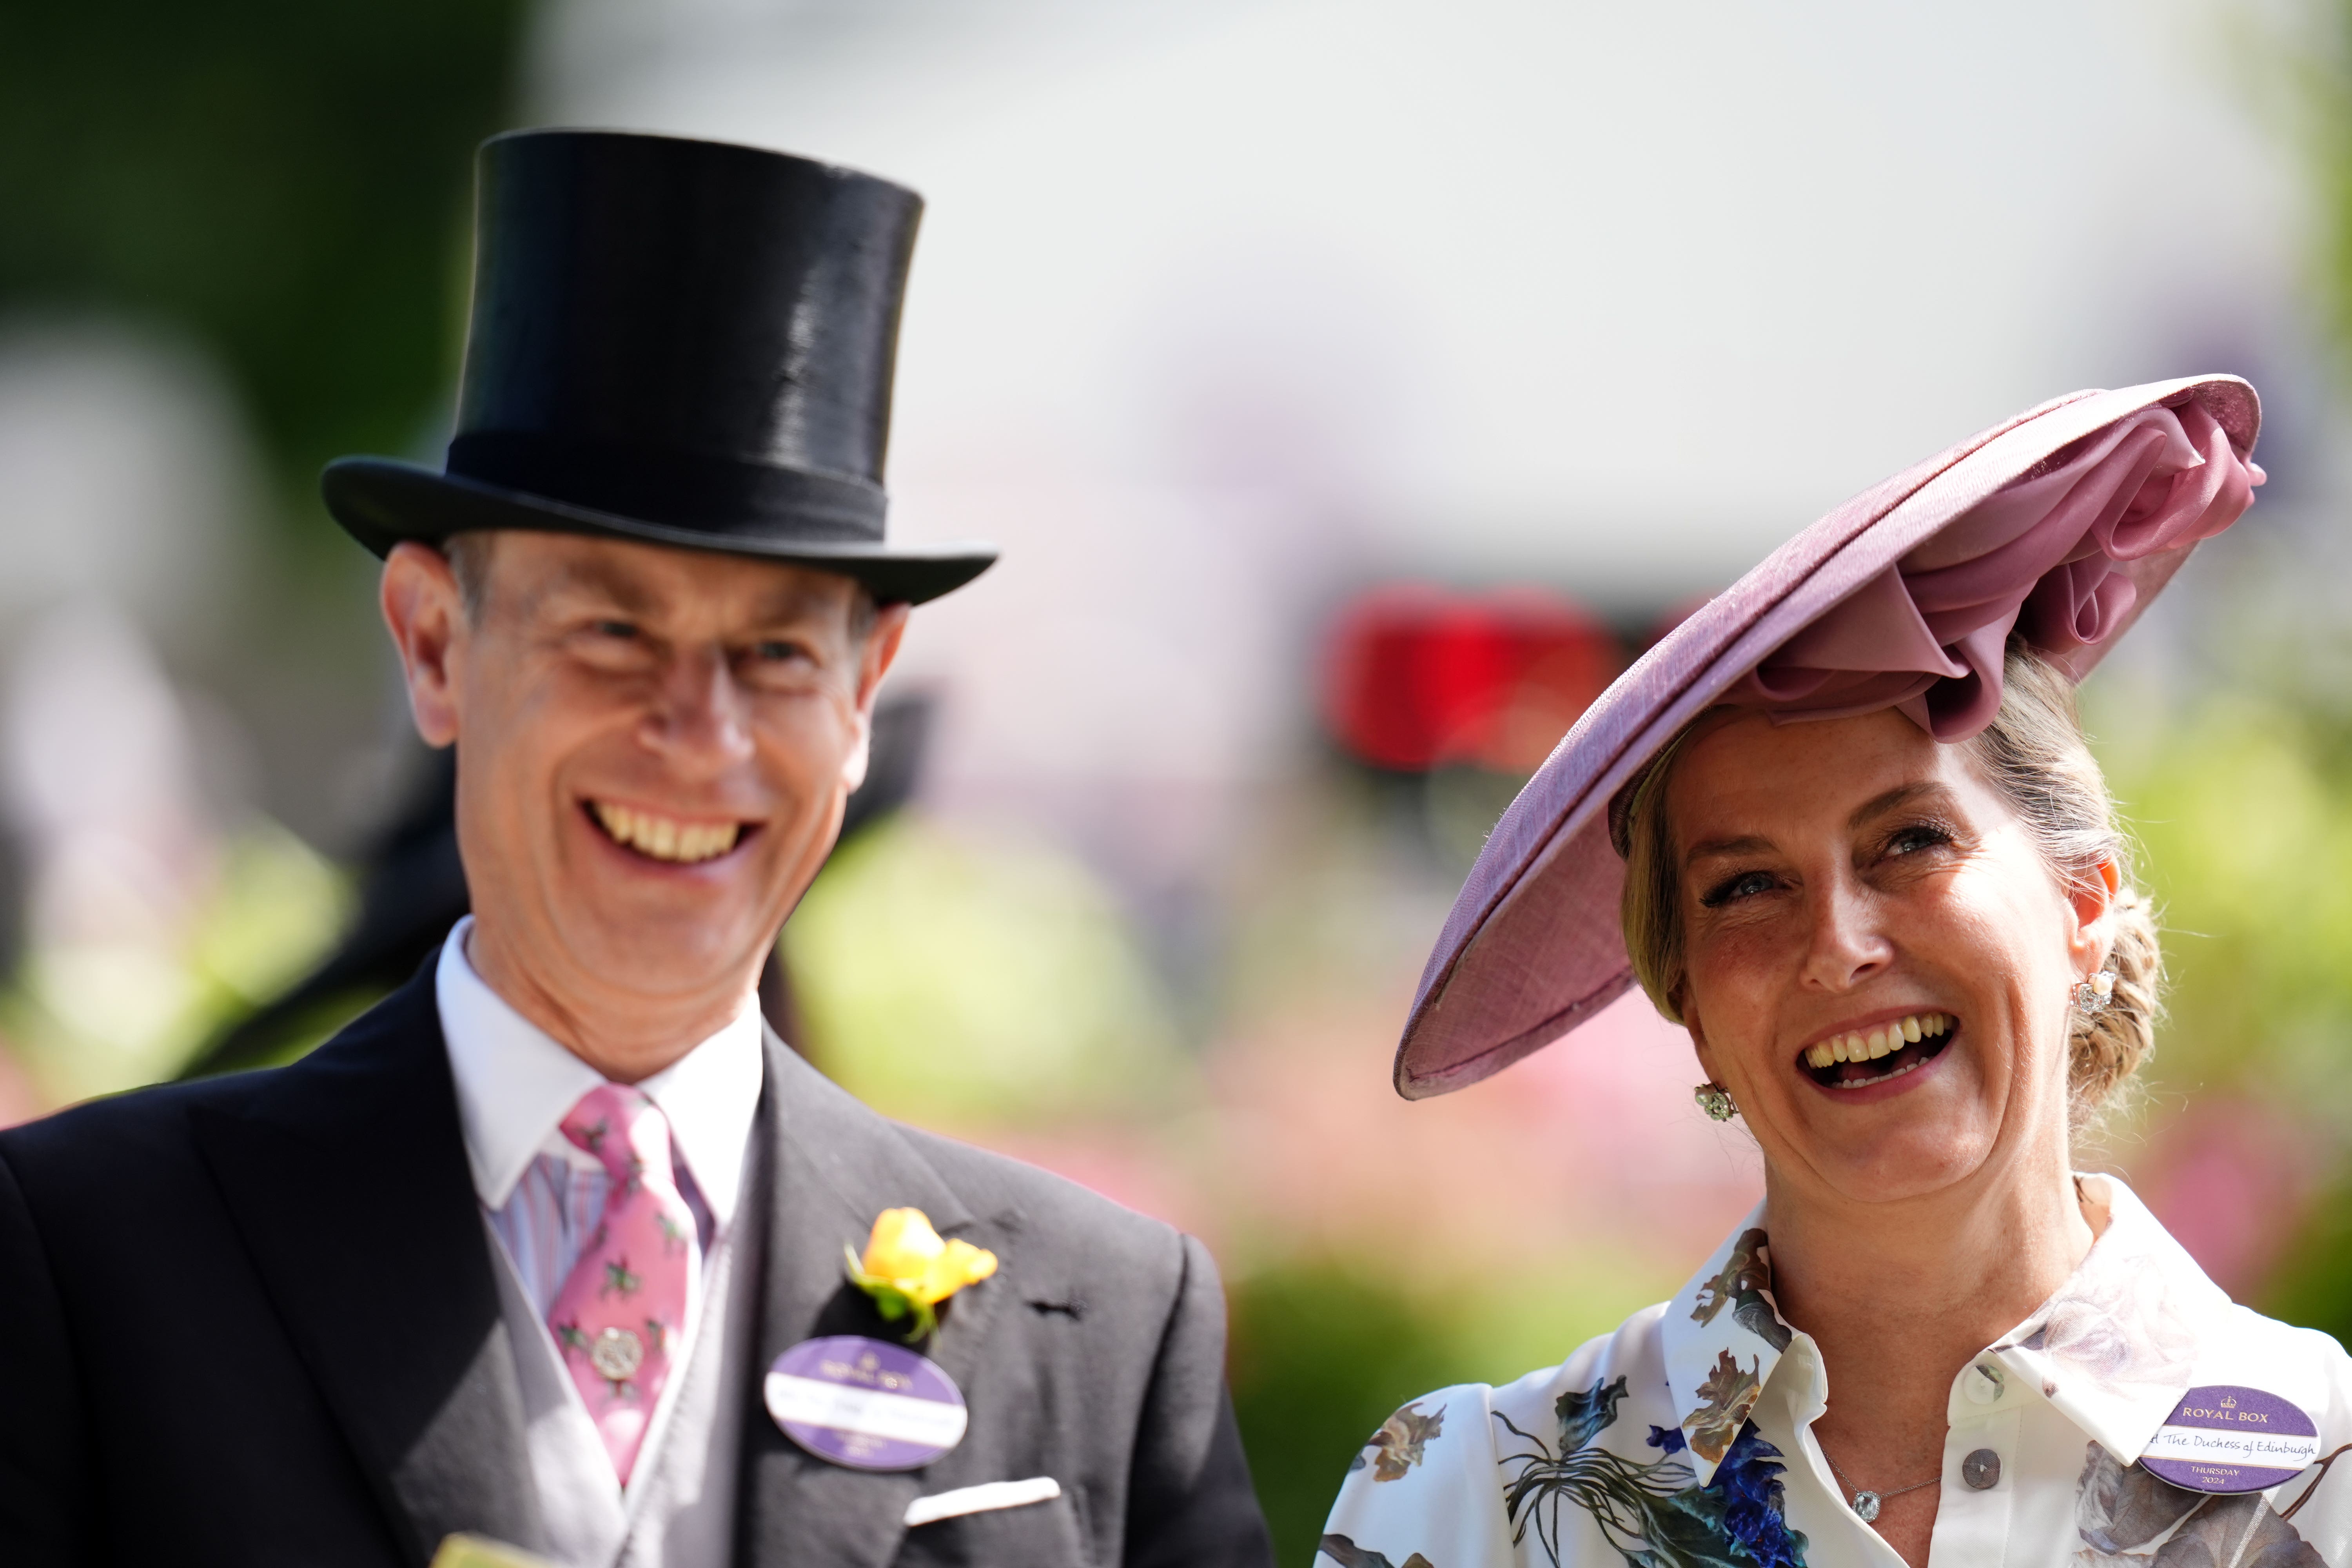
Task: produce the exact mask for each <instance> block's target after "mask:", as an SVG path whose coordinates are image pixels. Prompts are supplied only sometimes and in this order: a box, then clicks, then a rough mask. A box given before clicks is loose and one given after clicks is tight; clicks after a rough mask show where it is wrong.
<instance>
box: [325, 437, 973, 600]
mask: <svg viewBox="0 0 2352 1568" xmlns="http://www.w3.org/2000/svg"><path fill="white" fill-rule="evenodd" d="M320 492H321V494H322V495H323V496H324V498H325V500H326V503H327V510H328V511H329V512H330V513H331V514H332V516H333V517H334V520H335V521H337V522H339V523H341V524H342V526H343V529H344V531H346V532H348V533H349V534H350V535H351V536H352V538H354V539H356V540H358V541H359V542H361V543H362V544H364V545H366V546H367V547H368V549H369V550H370V551H372V552H374V553H375V554H376V555H377V556H379V557H382V556H385V555H389V554H391V553H392V549H393V546H394V545H395V544H399V543H402V542H415V543H419V544H429V545H433V546H435V547H436V548H438V547H439V546H440V545H441V544H442V543H443V542H446V540H447V539H448V538H449V537H450V536H451V535H452V534H457V533H466V532H471V531H479V530H486V529H501V528H509V529H532V530H536V531H541V532H546V533H583V534H588V535H592V536H593V537H596V538H600V539H618V540H625V541H628V542H634V543H638V544H659V545H667V546H669V547H672V548H674V549H679V550H696V551H702V552H710V553H717V554H722V555H737V556H743V557H748V558H750V559H752V560H758V561H774V562H780V563H784V564H786V565H793V566H806V567H810V568H813V569H814V570H817V571H822V572H837V573H839V574H842V575H843V576H845V577H850V578H854V579H856V581H857V582H859V583H861V584H864V585H865V587H866V591H867V592H868V593H870V594H872V595H874V597H875V599H876V600H877V602H879V603H882V604H886V605H900V604H903V605H919V604H922V603H924V602H925V601H927V600H930V599H936V598H938V597H939V596H940V595H942V594H947V593H951V592H953V591H954V590H956V589H958V588H961V587H962V586H963V585H964V584H967V583H969V582H971V580H972V579H973V578H975V577H977V576H979V575H980V574H982V572H985V571H987V570H988V569H989V567H991V566H992V565H994V564H995V563H996V557H997V550H996V547H995V546H994V545H992V544H985V543H979V542H969V541H966V542H948V543H938V544H894V543H890V542H887V541H883V540H833V539H795V538H792V537H789V536H787V535H785V534H782V533H781V532H751V531H728V532H721V531H711V530H704V529H695V528H680V527H677V526H675V525H672V524H667V523H659V522H651V521H646V520H645V519H642V518H634V517H626V516H623V515H621V514H618V513H615V512H608V511H600V510H595V509H593V508H590V507H583V506H578V505H575V504H573V503H572V502H569V501H562V500H553V499H552V498H550V497H547V496H540V495H533V494H531V493H530V492H529V491H526V490H519V489H508V488H506V487H503V486H499V485H494V484H488V483H486V482H484V481H482V480H480V479H467V478H466V477H464V476H463V475H458V474H448V473H444V472H442V471H441V470H439V469H437V468H425V467H424V466H423V465H421V464H416V463H402V462H394V461H393V460H392V459H390V458H338V459H337V460H336V461H334V462H332V463H330V464H328V465H327V469H326V472H325V473H324V474H323V475H322V476H321V477H320Z"/></svg>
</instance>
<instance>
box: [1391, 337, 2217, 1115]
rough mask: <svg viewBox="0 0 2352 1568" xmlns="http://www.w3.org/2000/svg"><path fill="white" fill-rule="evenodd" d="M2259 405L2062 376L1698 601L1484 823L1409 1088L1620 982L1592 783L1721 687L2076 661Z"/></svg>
mask: <svg viewBox="0 0 2352 1568" xmlns="http://www.w3.org/2000/svg"><path fill="white" fill-rule="evenodd" d="M2261 424H2262V404H2261V401H2260V399H2258V398H2257V397H2256V396H2255V395H2254V389H2253V388H2252V386H2250V385H2248V384H2246V383H2245V382H2243V381H2241V380H2239V379H2238V378H2237V377H2235V376H2226V375H2208V376H2193V377H2189V378H2188V379H2185V380H2180V381H2160V382H2156V383H2152V384H2148V385H2146V386H2133V387H2126V388H2125V389H2123V390H2122V391H2119V392H2078V393H2075V394H2074V395H2072V396H2069V397H2062V398H2058V399H2056V400H2055V401H2053V402H2050V403H2045V404H2043V405H2042V406H2040V407H2039V408H2033V409H2029V410H2028V411H2027V412H2025V413H2023V414H2021V415H2019V416H2017V417H2016V418H2014V419H2011V420H2010V421H2008V422H2007V423H2005V424H2001V425H1997V426H1993V427H1992V428H1991V429H1990V430H1987V431H1985V432H1983V433H1982V434H1980V435H1977V436H1972V437H1969V439H1967V440H1965V441H1963V442H1961V443H1960V444H1959V445H1958V446H1957V447H1951V448H1950V449H1949V450H1948V451H1945V452H1942V453H1939V454H1937V456H1936V457H1933V458H1929V459H1927V461H1926V462H1924V463H1921V464H1919V465H1918V466H1917V467H1916V468H1906V470H1904V471H1903V472H1902V473H1899V474H1897V475H1895V477H1894V478H1893V479H1887V480H1885V482H1884V483H1881V484H1878V485H1874V486H1873V487H1872V488H1870V489H1867V490H1864V492H1863V493H1862V494H1860V495H1858V496H1856V497H1854V498H1853V500H1850V501H1848V502H1846V503H1845V504H1844V505H1843V506H1842V507H1839V508H1838V509H1837V510H1834V511H1832V512H1831V513H1830V514H1829V515H1828V516H1827V517H1825V518H1823V519H1822V520H1821V521H1819V522H1816V523H1815V524H1813V525H1812V526H1811V528H1808V529H1806V530H1805V531H1803V532H1802V533H1800V534H1798V535H1797V536H1796V537H1795V538H1794V539H1791V540H1790V541H1789V542H1788V543H1786V544H1784V545H1782V546H1781V547H1780V549H1779V550H1776V551H1774V552H1772V554H1771V555H1770V557H1769V558H1768V559H1767V560H1766V561H1765V562H1764V563H1762V564H1761V565H1759V566H1758V567H1757V568H1756V569H1755V570H1754V571H1752V572H1750V573H1748V574H1747V575H1746V576H1744V577H1742V578H1741V579H1740V580H1739V581H1738V582H1737V583H1735V584H1732V585H1731V586H1730V587H1729V588H1727V589H1726V590H1725V591H1724V592H1722V593H1720V594H1718V595H1716V596H1715V597H1714V598H1713V599H1710V600H1709V601H1707V603H1706V605H1705V606H1703V607H1702V608H1700V609H1699V610H1698V611H1697V612H1696V613H1695V614H1693V615H1692V616H1690V617H1689V618H1688V619H1686V620H1685V621H1684V622H1683V623H1682V624H1681V625H1680V626H1676V627H1675V629H1674V630H1673V631H1672V632H1671V633H1669V634H1667V636H1666V637H1664V638H1662V639H1661V640H1660V641H1659V642H1658V644H1657V646H1656V647H1653V648H1651V649H1650V651H1649V652H1648V653H1646V654H1644V655H1643V656H1642V658H1641V659H1640V660H1639V661H1638V662H1637V663H1635V664H1634V666H1633V668H1631V669H1628V670H1627V671H1626V672H1625V673H1624V674H1623V675H1622V676H1621V677H1619V678H1618V679H1617V681H1616V683H1615V684H1614V685H1612V686H1611V687H1610V688H1609V689H1608V690H1607V691H1606V692H1604V693H1602V694H1601V700H1599V701H1597V702H1595V703H1594V704H1593V705H1592V706H1591V709H1589V710H1587V711H1586V712H1585V714H1584V716H1583V717H1582V718H1581V719H1580V720H1578V721H1577V722H1576V727H1575V728H1574V729H1572V730H1570V731H1569V732H1568V736H1567V738H1566V739H1564V740H1563V741H1561V742H1560V743H1559V746H1558V748H1557V749H1555V750H1554V751H1553V752H1552V753H1551V756H1550V757H1549V759H1548V760H1547V761H1546V762H1545V763H1544V765H1543V766H1542V767H1541V768H1540V769H1539V770H1538V772H1537V773H1536V775H1535V777H1533V778H1532V779H1530V780H1528V784H1527V787H1526V788H1525V789H1522V790H1521V791H1520V792H1519V795H1518V798H1517V800H1515V801H1513V802H1512V803H1511V806H1510V809H1509V810H1508V811H1506V812H1505V813H1504V814H1503V818H1502V820H1501V821H1500V822H1498V823H1496V826H1495V831H1494V835H1493V837H1490V838H1488V839H1487V841H1486V849H1485V851H1484V852H1483V853H1481V854H1480V855H1479V857H1478V863H1477V864H1476V865H1475V867H1473V868H1471V872H1470V878H1469V880H1468V881H1467V882H1465V884H1464V885H1463V889H1462V892H1461V894H1460V896H1459V897H1457V898H1456V899H1455V900H1454V910H1453V913H1452V914H1450V915H1449V916H1447V917H1446V921H1445V929H1444V931H1443V932H1442V933H1441V934H1440V935H1439V937H1438V939H1437V947H1436V950H1435V951H1434V952H1432V953H1431V954H1430V958H1429V966H1428V968H1427V969H1425V970H1423V973H1422V977H1421V989H1420V992H1419V994H1416V995H1415V996H1414V998H1413V1004H1412V1016H1411V1017H1409V1018H1408V1019H1407V1020H1406V1021H1405V1028H1404V1038H1403V1040H1402V1042H1401V1043H1400V1044H1399V1046H1398V1047H1397V1058H1396V1086H1397V1092H1398V1093H1400V1094H1402V1095H1403V1096H1404V1097H1405V1098H1406V1099H1408V1100H1426V1099H1429V1098H1430V1097H1432V1096H1434V1095H1440V1094H1445V1093H1449V1092H1451V1091H1452V1090H1454V1089H1463V1088H1466V1087H1467V1086H1469V1085H1471V1084H1474V1083H1476V1082H1477V1081H1478V1080H1479V1079H1484V1078H1486V1077H1489V1076H1491V1075H1492V1074H1495V1073H1497V1072H1500V1071H1501V1070H1502V1069H1503V1068H1507V1067H1508V1066H1510V1065H1511V1063H1513V1062H1515V1061H1517V1060H1518V1059H1519V1058H1521V1057H1524V1056H1526V1055H1528V1053H1529V1052H1531V1051H1537V1050H1540V1049H1542V1048H1543V1047H1546V1046H1548V1045H1549V1044H1551V1043H1552V1042H1553V1041H1554V1040H1557V1039H1559V1038H1560V1037H1562V1036H1564V1035H1566V1034H1568V1033H1569V1032H1570V1031H1571V1030H1573V1029H1575V1028H1576V1027H1577V1026H1579V1025H1580V1024H1582V1023H1584V1022H1585V1021H1586V1020H1588V1019H1590V1018H1591V1017H1592V1016H1594V1015H1595V1014H1597V1013H1599V1012H1600V1011H1601V1008H1603V1007H1605V1006H1607V1005H1609V1004H1610V1003H1612V1002H1613V1001H1615V1000H1616V999H1617V998H1618V997H1619V996H1622V994H1624V993H1625V992H1626V990H1627V989H1628V988H1630V987H1631V986H1632V985H1633V966H1632V963H1631V961H1630V959H1629V958H1628V957H1627V955H1626V952H1625V939H1624V933H1623V931H1622V927H1621V926H1620V923H1619V914H1618V903H1619V899H1620V896H1621V894H1622V890H1623V888H1624V880H1625V863H1624V859H1623V857H1622V854H1621V853H1620V850H1619V847H1618V845H1617V844H1616V843H1615V842H1613V841H1612V829H1611V824H1610V820H1609V817H1610V806H1611V803H1612V800H1613V799H1614V798H1615V797H1616V795H1617V794H1618V792H1619V791H1620V790H1621V789H1622V788H1623V787H1624V786H1625V784H1627V783H1628V782H1629V781H1631V780H1632V779H1633V778H1634V777H1635V776H1636V775H1637V774H1639V773H1640V772H1641V771H1642V769H1643V767H1644V766H1646V765H1647V764H1648V763H1650V761H1651V760H1652V759H1653V758H1654V757H1655V756H1656V755H1657V753H1658V752H1659V750H1660V749H1661V748H1662V747H1664V745H1665V744H1666V743H1667V742H1669V741H1671V740H1672V739H1673V738H1674V737H1675V735H1676V734H1678V733H1679V732H1680V731H1681V730H1682V728H1683V726H1684V725H1685V724H1687V723H1688V722H1690V721H1691V720H1692V719H1694V718H1696V716H1697V715H1698V714H1700V713H1702V712H1704V711H1705V710H1707V709H1708V708H1710V707H1713V706H1715V705H1717V704H1718V703H1728V704H1737V705H1743V706H1750V707H1756V708H1759V709H1763V710H1767V711H1769V712H1771V713H1772V714H1774V715H1775V717H1777V718H1781V719H1787V720H1797V719H1807V718H1812V719H1829V718H1838V717H1843V716H1846V715H1850V714H1856V713H1868V712H1873V711H1875V710H1878V709H1882V708H1898V709H1900V710H1902V711H1903V712H1905V713H1906V714H1908V715H1909V716H1910V717H1911V718H1912V719H1913V720H1914V721H1916V722H1917V723H1918V724H1919V725H1920V726H1921V727H1922V728H1923V729H1926V730H1927V731H1928V732H1929V733H1930V734H1932V735H1934V736H1935V737H1936V738H1937V740H1938V741H1943V742H1958V741H1963V740H1966V739H1968V738H1969V736H1971V735H1974V734H1976V733H1977V732H1978V731H1981V730H1982V729H1983V728H1984V727H1985V726H1986V725H1987V724H1989V723H1990V722H1991V721H1992V717H1993V713H1994V710H1996V709H1997V708H1999V706H2000V687H2001V659H2002V655H2003V650H2004V648H2005V647H2006V645H2007V643H2008V639H2009V638H2010V637H2011V634H2012V633H2016V634H2019V635H2021V636H2022V637H2024V638H2025V639H2026V640H2027V641H2028V642H2030V643H2031V644H2032V646H2033V647H2036V648H2037V649H2039V650H2040V651H2041V652H2042V653H2043V654H2044V655H2045V656H2046V657H2048V658H2051V659H2053V661H2054V662H2055V663H2057V664H2058V665H2059V666H2060V667H2061V668H2064V669H2065V670H2066V671H2067V672H2068V673H2069V674H2071V675H2072V676H2073V677H2074V679H2077V680H2080V679H2082V678H2083V677H2084V675H2086V674H2087V673H2089V671H2090V669H2091V667H2092V666H2093V665H2095V664H2096V663H2097V662H2098V661H2099V658H2100V657H2101V656H2102V655H2104V654H2105V652H2106V650H2107V649H2108V648H2109V647H2113V646H2114V644H2115V641H2116V638H2117V637H2121V636H2122V635H2123V632H2124V630H2125V628H2126V627H2127V626H2130V625H2131V624H2132V622H2133V621H2134V620H2135V619H2137V617H2138V616H2139V613H2140V612H2141V611H2142V610H2144V609H2146V608H2147V605H2148V603H2149V601H2151V600H2152V599H2154V598H2155V597H2156V595H2158V592H2160V591H2161V590H2162V589H2163V587H2164V584H2165V583H2166V582H2167V580H2168V579H2169V578H2170V577H2171V575H2172V574H2173V573H2175V572H2176V571H2178V570H2179V568H2180V563H2182V562H2183V561H2185V560H2187V559H2188V558H2189V552H2190V551H2191V550H2193V549H2194V548H2196V546H2197V544H2198V542H2200V540H2205V539H2209V538H2210V537H2212V536H2213V535H2214V534H2216V533H2219V532H2221V530H2223V529H2225V528H2227V527H2229V526H2230V524H2231V523H2232V522H2235V521H2237V520H2238V517H2239V514H2240V513H2242V512H2243V511H2244V510H2246V508H2247V506H2248V505H2250V504H2251V503H2252V500H2253V488H2254V487H2255V486H2256V485H2259V484H2261V483H2262V482H2263V472H2262V470H2261V469H2260V468H2256V467H2255V466H2254V465H2253V462H2252V452H2253V447H2254V437H2255V434H2256V432H2257V431H2258V430H2259V429H2260V427H2261Z"/></svg>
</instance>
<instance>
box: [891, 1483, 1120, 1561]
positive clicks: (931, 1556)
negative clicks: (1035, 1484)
mask: <svg viewBox="0 0 2352 1568" xmlns="http://www.w3.org/2000/svg"><path fill="white" fill-rule="evenodd" d="M892 1561H893V1563H894V1564H895V1568H1087V1553H1086V1547H1085V1545H1084V1544H1083V1542H1082V1540H1081V1537H1080V1534H1079V1531H1078V1514H1077V1510H1076V1509H1074V1508H1072V1507H1071V1506H1070V1500H1069V1499H1068V1498H1067V1497H1066V1496H1065V1497H1057V1498H1048V1499H1047V1500H1045V1501H1044V1502H1032V1503H1024V1504H1022V1505H1021V1506H1020V1507H1018V1508H999V1509H990V1510H987V1511H985V1512H982V1513H964V1514H958V1515H956V1516H955V1517H954V1518H953V1519H941V1520H934V1521H931V1522H930V1523H929V1524H919V1525H917V1526H915V1527H914V1528H913V1529H912V1530H909V1531H907V1541H906V1544H905V1545H903V1546H901V1547H900V1548H899V1549H898V1556H897V1557H896V1558H895V1559H893V1560H892Z"/></svg>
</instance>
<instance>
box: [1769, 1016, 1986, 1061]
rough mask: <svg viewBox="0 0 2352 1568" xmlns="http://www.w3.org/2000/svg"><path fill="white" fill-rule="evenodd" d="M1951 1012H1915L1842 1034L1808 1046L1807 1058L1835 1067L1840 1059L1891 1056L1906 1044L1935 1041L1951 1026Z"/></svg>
mask: <svg viewBox="0 0 2352 1568" xmlns="http://www.w3.org/2000/svg"><path fill="white" fill-rule="evenodd" d="M1952 1023H1953V1019H1952V1016H1951V1015H1950V1014H1949V1013H1914V1014H1912V1015H1911V1016H1909V1017H1907V1018H1898V1019H1896V1020H1895V1022H1894V1023H1892V1024H1882V1025H1880V1026H1878V1027H1876V1028H1874V1029H1866V1030H1862V1031H1858V1032H1856V1033H1854V1034H1851V1035H1840V1036H1838V1037H1835V1038H1834V1039H1828V1040H1823V1041H1822V1042H1821V1043H1820V1044H1819V1045H1816V1046H1812V1047H1809V1048H1808V1049H1807V1050H1806V1052H1805V1060H1806V1061H1807V1062H1809V1063H1811V1065H1812V1066H1814V1067H1817V1068H1825V1067H1832V1066H1834V1065H1835V1064H1837V1063H1839V1062H1868V1061H1876V1060H1877V1059H1878V1058H1880V1057H1884V1056H1890V1055H1892V1054H1893V1053H1895V1052H1896V1051H1899V1050H1901V1049H1902V1048H1903V1047H1905V1046H1916V1045H1917V1044H1918V1043H1919V1042H1920V1041H1921V1040H1932V1039H1934V1038H1936V1037H1937V1036H1939V1035H1942V1034H1943V1033H1945V1032H1946V1031H1947V1030H1948V1029H1949V1028H1951V1026H1952Z"/></svg>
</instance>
